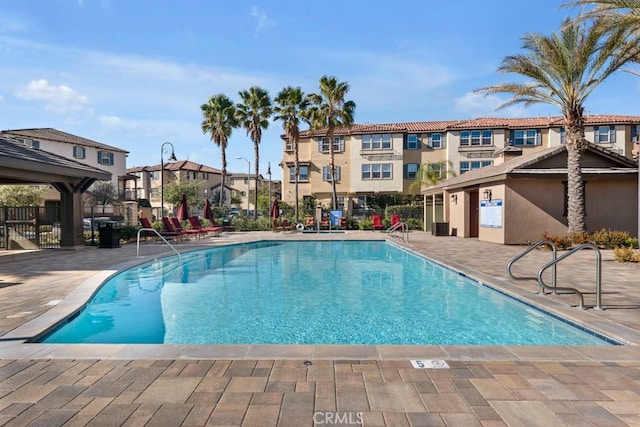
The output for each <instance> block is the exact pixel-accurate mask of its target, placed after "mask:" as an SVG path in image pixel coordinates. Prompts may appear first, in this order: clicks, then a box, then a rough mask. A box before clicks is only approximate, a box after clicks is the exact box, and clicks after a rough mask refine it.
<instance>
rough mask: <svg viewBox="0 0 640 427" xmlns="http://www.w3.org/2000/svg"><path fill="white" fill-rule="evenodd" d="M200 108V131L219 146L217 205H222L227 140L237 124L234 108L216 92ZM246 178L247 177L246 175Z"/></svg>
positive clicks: (231, 103) (231, 102) (225, 175)
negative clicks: (220, 183)
mask: <svg viewBox="0 0 640 427" xmlns="http://www.w3.org/2000/svg"><path fill="white" fill-rule="evenodd" d="M200 110H202V117H203V118H202V124H201V128H202V133H210V134H211V140H212V141H213V142H214V143H215V144H216V145H217V146H218V147H220V152H221V156H222V185H221V187H220V197H219V198H218V203H219V206H222V201H223V199H224V197H222V194H223V192H224V186H225V183H226V177H227V142H228V141H229V137H230V136H231V132H232V131H233V128H235V127H237V126H238V120H237V118H236V109H235V106H234V104H233V101H231V100H230V99H229V98H228V97H227V96H226V95H224V94H221V93H220V94H217V95H214V96H212V97H211V98H209V100H208V101H207V102H206V103H205V104H202V105H201V106H200ZM247 178H248V177H247Z"/></svg>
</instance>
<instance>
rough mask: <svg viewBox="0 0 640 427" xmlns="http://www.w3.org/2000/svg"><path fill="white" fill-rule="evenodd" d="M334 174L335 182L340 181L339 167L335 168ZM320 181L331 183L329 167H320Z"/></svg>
mask: <svg viewBox="0 0 640 427" xmlns="http://www.w3.org/2000/svg"><path fill="white" fill-rule="evenodd" d="M334 174H335V177H336V181H340V166H336V167H335V170H334ZM322 180H323V181H331V167H330V166H323V167H322Z"/></svg>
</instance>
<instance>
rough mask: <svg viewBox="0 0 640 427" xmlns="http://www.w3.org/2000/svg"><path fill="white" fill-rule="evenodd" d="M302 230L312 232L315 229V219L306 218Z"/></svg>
mask: <svg viewBox="0 0 640 427" xmlns="http://www.w3.org/2000/svg"><path fill="white" fill-rule="evenodd" d="M304 228H305V229H307V230H314V229H315V228H316V219H315V218H314V217H312V216H308V217H307V218H306V220H305V224H304Z"/></svg>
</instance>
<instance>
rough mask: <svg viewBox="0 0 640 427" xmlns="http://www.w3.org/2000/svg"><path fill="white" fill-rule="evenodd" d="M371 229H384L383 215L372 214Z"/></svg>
mask: <svg viewBox="0 0 640 427" xmlns="http://www.w3.org/2000/svg"><path fill="white" fill-rule="evenodd" d="M371 229H372V230H374V231H375V230H384V224H383V223H382V215H371Z"/></svg>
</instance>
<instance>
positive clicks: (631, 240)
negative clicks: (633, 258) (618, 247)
mask: <svg viewBox="0 0 640 427" xmlns="http://www.w3.org/2000/svg"><path fill="white" fill-rule="evenodd" d="M624 246H631V247H634V248H637V247H638V238H637V237H629V238H628V239H627V240H625V242H624Z"/></svg>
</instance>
